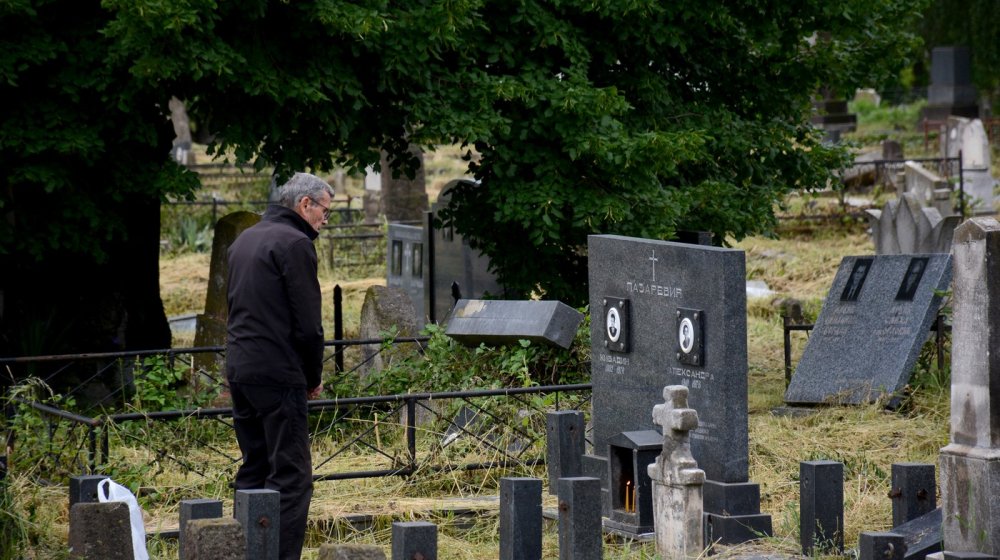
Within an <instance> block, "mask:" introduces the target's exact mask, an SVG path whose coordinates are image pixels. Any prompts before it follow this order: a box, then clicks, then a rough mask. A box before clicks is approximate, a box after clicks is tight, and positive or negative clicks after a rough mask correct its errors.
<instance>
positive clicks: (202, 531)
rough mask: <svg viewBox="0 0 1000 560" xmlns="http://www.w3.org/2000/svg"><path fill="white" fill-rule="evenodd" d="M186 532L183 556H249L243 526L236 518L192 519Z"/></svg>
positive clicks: (204, 559)
mask: <svg viewBox="0 0 1000 560" xmlns="http://www.w3.org/2000/svg"><path fill="white" fill-rule="evenodd" d="M183 532H185V531H183V530H182V533H183ZM186 533H187V536H186V537H185V538H184V544H183V545H182V546H183V548H182V549H181V554H182V556H181V558H185V559H187V560H244V559H245V558H246V557H247V550H246V539H244V537H243V527H242V526H241V525H240V522H239V521H237V520H235V519H232V518H218V519H192V520H191V521H189V522H188V524H187V527H186Z"/></svg>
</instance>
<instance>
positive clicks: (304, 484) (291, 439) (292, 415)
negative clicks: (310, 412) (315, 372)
mask: <svg viewBox="0 0 1000 560" xmlns="http://www.w3.org/2000/svg"><path fill="white" fill-rule="evenodd" d="M229 386H230V387H229V388H230V392H231V394H232V397H233V425H234V426H235V428H236V440H237V441H238V442H239V444H240V451H241V452H242V453H243V464H242V465H241V466H240V469H239V471H237V473H236V482H235V487H236V489H238V490H248V489H261V488H263V489H267V490H277V491H278V492H280V493H281V518H280V528H279V532H278V535H279V536H278V538H279V544H278V546H279V554H278V557H279V558H280V559H281V560H299V558H300V557H301V555H302V544H303V542H304V540H305V534H306V520H307V518H308V516H309V500H310V499H311V498H312V457H311V455H310V452H309V426H308V423H307V421H306V420H307V409H306V400H307V399H306V390H305V389H303V388H301V387H266V386H260V385H243V384H240V383H230V384H229Z"/></svg>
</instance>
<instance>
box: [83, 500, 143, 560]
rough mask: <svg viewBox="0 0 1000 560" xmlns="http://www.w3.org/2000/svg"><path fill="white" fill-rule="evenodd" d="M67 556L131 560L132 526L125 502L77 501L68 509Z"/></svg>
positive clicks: (89, 558)
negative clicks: (68, 553) (68, 554)
mask: <svg viewBox="0 0 1000 560" xmlns="http://www.w3.org/2000/svg"><path fill="white" fill-rule="evenodd" d="M69 550H70V558H80V559H81V560H96V559H98V558H100V559H101V560H132V559H133V558H134V554H135V552H134V550H133V548H132V526H131V521H130V516H129V508H128V504H126V503H125V502H103V503H100V502H79V503H76V504H74V505H73V507H71V508H70V510H69Z"/></svg>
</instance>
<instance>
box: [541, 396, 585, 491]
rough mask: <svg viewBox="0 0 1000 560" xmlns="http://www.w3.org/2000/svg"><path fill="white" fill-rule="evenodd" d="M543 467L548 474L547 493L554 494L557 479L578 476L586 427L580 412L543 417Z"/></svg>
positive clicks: (557, 412)
mask: <svg viewBox="0 0 1000 560" xmlns="http://www.w3.org/2000/svg"><path fill="white" fill-rule="evenodd" d="M545 434H546V445H545V466H546V468H547V469H548V474H549V494H551V495H555V494H556V491H557V490H558V488H559V479H560V478H569V477H574V476H580V475H581V474H582V470H581V466H580V460H581V458H582V457H583V453H584V451H585V446H584V444H585V443H586V435H587V434H586V426H585V423H584V417H583V413H582V412H580V411H577V410H559V411H556V412H548V413H546V414H545Z"/></svg>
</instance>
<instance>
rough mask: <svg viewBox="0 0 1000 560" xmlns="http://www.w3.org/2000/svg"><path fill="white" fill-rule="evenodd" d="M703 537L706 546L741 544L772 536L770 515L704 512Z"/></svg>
mask: <svg viewBox="0 0 1000 560" xmlns="http://www.w3.org/2000/svg"><path fill="white" fill-rule="evenodd" d="M704 519H705V525H704V530H705V533H704V538H705V541H704V542H705V544H706V545H708V546H711V545H714V544H723V545H730V544H741V543H745V542H747V541H752V540H756V539H763V538H766V537H770V536H772V535H773V534H774V533H773V530H772V526H771V516H770V515H767V514H754V515H717V514H714V513H705V514H704Z"/></svg>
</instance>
